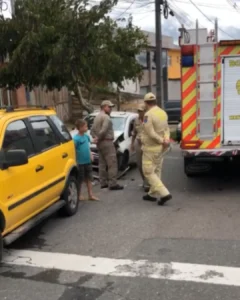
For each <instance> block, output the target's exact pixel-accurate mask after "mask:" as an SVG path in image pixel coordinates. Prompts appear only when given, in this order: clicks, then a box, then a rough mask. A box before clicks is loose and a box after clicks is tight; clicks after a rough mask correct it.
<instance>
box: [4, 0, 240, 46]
mask: <svg viewBox="0 0 240 300" xmlns="http://www.w3.org/2000/svg"><path fill="white" fill-rule="evenodd" d="M3 1H5V2H6V3H7V5H8V10H7V11H4V15H5V16H10V15H11V5H10V0H3ZM94 1H95V2H97V1H99V0H94ZM153 1H154V0H119V2H118V5H117V6H116V7H115V8H114V9H113V11H112V13H111V16H112V17H113V18H114V19H124V18H128V17H129V16H132V17H133V23H134V24H135V25H136V26H139V27H140V28H142V29H143V30H147V31H152V32H154V31H155V14H154V2H153ZM168 4H169V6H170V7H171V9H172V10H173V11H174V12H175V16H174V17H172V16H170V15H169V17H168V19H167V20H166V19H164V18H163V20H162V26H163V34H165V35H170V36H172V37H173V38H174V39H175V40H177V37H178V28H179V27H180V26H181V24H184V26H185V27H186V28H187V29H188V28H189V29H190V28H192V29H193V28H195V21H196V19H198V21H199V24H200V27H202V28H208V29H209V30H210V29H214V19H215V18H216V17H217V18H218V24H219V39H240V0H168ZM234 4H235V5H234ZM5 8H6V5H5V6H4V9H5ZM119 23H120V24H121V25H124V20H120V21H119Z"/></svg>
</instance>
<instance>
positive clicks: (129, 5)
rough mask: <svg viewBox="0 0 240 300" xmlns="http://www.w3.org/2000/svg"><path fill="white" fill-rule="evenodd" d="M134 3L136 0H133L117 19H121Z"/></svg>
mask: <svg viewBox="0 0 240 300" xmlns="http://www.w3.org/2000/svg"><path fill="white" fill-rule="evenodd" d="M134 3H135V0H132V2H131V3H130V5H129V6H128V7H127V8H126V9H125V10H124V11H123V12H122V13H121V14H120V15H119V16H118V17H117V18H116V19H119V18H120V17H121V16H122V15H124V14H125V13H126V12H127V11H128V10H129V9H130V8H131V7H132V6H133V4H134Z"/></svg>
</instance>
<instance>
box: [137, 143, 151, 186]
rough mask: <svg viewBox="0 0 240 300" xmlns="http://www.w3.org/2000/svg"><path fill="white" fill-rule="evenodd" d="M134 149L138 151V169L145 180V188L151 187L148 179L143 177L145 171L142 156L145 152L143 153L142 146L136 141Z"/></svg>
mask: <svg viewBox="0 0 240 300" xmlns="http://www.w3.org/2000/svg"><path fill="white" fill-rule="evenodd" d="M134 147H135V150H136V160H137V167H138V170H139V172H140V175H141V177H142V180H143V186H144V187H149V184H148V182H147V180H146V178H145V177H144V175H143V169H142V154H143V152H142V149H141V145H140V143H139V141H138V140H135V145H134Z"/></svg>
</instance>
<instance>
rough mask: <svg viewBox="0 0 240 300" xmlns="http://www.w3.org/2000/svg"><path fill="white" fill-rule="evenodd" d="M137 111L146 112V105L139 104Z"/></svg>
mask: <svg viewBox="0 0 240 300" xmlns="http://www.w3.org/2000/svg"><path fill="white" fill-rule="evenodd" d="M137 110H138V111H145V110H146V106H145V104H139V105H138V108H137Z"/></svg>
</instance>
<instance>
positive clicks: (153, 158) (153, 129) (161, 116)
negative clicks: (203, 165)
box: [141, 93, 172, 205]
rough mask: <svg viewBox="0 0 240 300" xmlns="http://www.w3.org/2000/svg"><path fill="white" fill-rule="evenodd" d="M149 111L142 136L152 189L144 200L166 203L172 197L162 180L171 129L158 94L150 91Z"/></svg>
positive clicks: (147, 97)
mask: <svg viewBox="0 0 240 300" xmlns="http://www.w3.org/2000/svg"><path fill="white" fill-rule="evenodd" d="M144 102H145V105H146V107H147V112H146V113H145V115H144V119H143V132H142V136H141V141H142V150H143V158H142V159H143V161H142V164H143V174H144V176H145V178H146V179H147V181H148V183H149V185H150V190H149V192H148V194H146V195H145V196H143V200H146V201H156V200H157V198H156V197H160V200H159V201H158V205H164V204H165V203H166V202H167V201H169V200H171V199H172V196H171V194H170V193H169V191H168V189H167V188H166V187H165V186H164V184H163V183H162V181H161V173H162V164H163V156H164V154H165V153H166V152H168V150H169V149H170V130H169V126H168V116H167V114H166V112H165V111H164V110H163V109H161V108H160V107H159V106H157V100H156V96H155V95H154V94H152V93H148V94H146V95H145V97H144Z"/></svg>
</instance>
